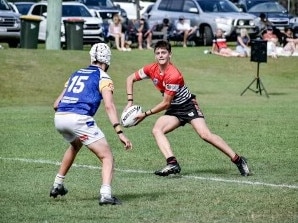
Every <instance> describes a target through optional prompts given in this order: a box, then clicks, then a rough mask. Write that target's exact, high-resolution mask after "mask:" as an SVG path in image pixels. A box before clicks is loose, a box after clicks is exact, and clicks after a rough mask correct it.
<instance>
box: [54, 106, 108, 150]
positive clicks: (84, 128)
mask: <svg viewBox="0 0 298 223" xmlns="http://www.w3.org/2000/svg"><path fill="white" fill-rule="evenodd" d="M54 121H55V127H56V129H57V131H58V132H59V133H60V134H61V135H62V136H63V137H64V139H65V140H66V141H68V142H72V141H74V140H75V139H76V138H79V139H80V140H81V142H82V143H83V144H84V145H89V144H91V143H93V142H95V141H97V140H99V139H102V138H104V137H105V135H104V134H103V132H102V131H101V130H100V129H99V128H98V126H97V125H96V122H95V120H94V119H93V117H91V116H87V115H79V114H74V113H67V112H56V113H55V119H54Z"/></svg>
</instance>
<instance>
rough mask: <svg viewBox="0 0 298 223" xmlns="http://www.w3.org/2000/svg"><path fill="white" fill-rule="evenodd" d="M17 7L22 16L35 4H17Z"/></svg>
mask: <svg viewBox="0 0 298 223" xmlns="http://www.w3.org/2000/svg"><path fill="white" fill-rule="evenodd" d="M15 5H16V7H17V8H18V11H19V13H20V14H22V15H26V14H27V13H28V11H29V9H30V7H31V6H32V5H33V4H29V3H28V4H18V3H17V2H16V3H15Z"/></svg>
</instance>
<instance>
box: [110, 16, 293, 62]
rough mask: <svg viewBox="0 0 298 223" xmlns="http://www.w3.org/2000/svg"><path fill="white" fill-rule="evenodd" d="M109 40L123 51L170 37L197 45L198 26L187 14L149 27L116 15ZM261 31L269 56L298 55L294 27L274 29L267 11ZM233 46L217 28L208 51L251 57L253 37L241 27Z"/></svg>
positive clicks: (143, 46) (145, 46) (228, 55)
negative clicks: (190, 20)
mask: <svg viewBox="0 0 298 223" xmlns="http://www.w3.org/2000/svg"><path fill="white" fill-rule="evenodd" d="M105 27H106V28H105V29H106V40H107V42H110V44H111V45H112V46H113V47H115V48H116V49H118V50H119V51H131V49H132V46H133V48H137V49H139V50H143V49H149V50H150V49H152V47H153V45H154V42H156V41H157V40H161V39H163V40H169V41H174V42H176V43H180V44H181V45H182V46H183V47H188V46H189V45H193V42H194V41H195V38H196V34H197V31H198V27H196V26H191V25H190V22H189V21H188V20H186V19H185V18H184V17H183V16H180V17H179V20H177V21H170V20H169V19H168V18H166V17H165V18H164V19H163V20H162V21H160V22H158V23H157V24H154V25H153V26H152V27H150V26H149V24H148V22H147V21H146V19H145V18H141V19H139V20H135V21H131V20H123V19H122V18H121V17H120V16H119V15H117V14H116V15H114V17H113V19H112V21H111V22H110V23H108V24H106V26H105ZM259 27H260V31H259V33H258V35H257V36H256V37H255V38H258V39H263V40H265V41H267V55H268V56H271V57H272V58H277V57H279V56H298V39H297V38H296V37H295V35H293V30H292V29H290V28H286V29H285V30H283V31H280V30H279V29H276V28H274V26H273V25H272V23H271V22H270V21H269V20H267V18H266V15H265V14H264V13H260V15H259ZM234 44H235V47H234V46H233V47H230V46H229V43H228V42H227V39H226V38H225V34H224V31H223V30H221V29H217V31H216V33H215V34H214V39H213V44H212V48H211V49H210V51H208V53H211V54H214V55H218V56H224V57H249V56H250V48H251V37H250V36H249V34H248V31H247V30H246V29H244V28H243V29H240V32H239V33H238V34H237V39H236V41H235V42H234V43H233V44H232V45H234Z"/></svg>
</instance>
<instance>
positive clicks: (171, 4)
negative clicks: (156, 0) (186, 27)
mask: <svg viewBox="0 0 298 223" xmlns="http://www.w3.org/2000/svg"><path fill="white" fill-rule="evenodd" d="M183 3H184V1H183V0H181V1H171V0H162V1H161V2H160V4H159V6H158V9H159V10H166V11H176V12H181V11H182V9H183Z"/></svg>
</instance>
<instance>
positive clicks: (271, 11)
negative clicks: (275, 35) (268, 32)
mask: <svg viewBox="0 0 298 223" xmlns="http://www.w3.org/2000/svg"><path fill="white" fill-rule="evenodd" d="M247 12H248V13H250V14H253V15H256V16H259V15H260V13H265V15H266V17H267V19H268V21H269V22H271V23H272V25H273V26H274V28H276V29H279V30H284V29H285V28H286V27H289V25H290V18H291V17H293V16H291V15H290V14H289V13H288V11H287V10H286V9H285V8H284V7H283V6H282V5H281V4H279V3H278V2H264V3H260V4H257V5H254V6H253V7H251V8H250V9H249V10H248V11H247Z"/></svg>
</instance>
